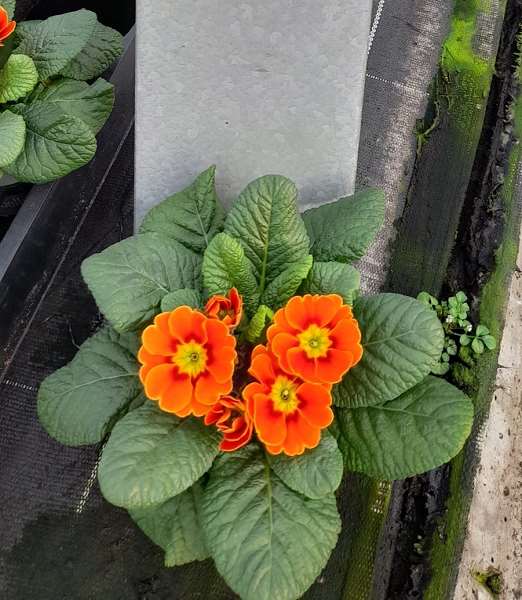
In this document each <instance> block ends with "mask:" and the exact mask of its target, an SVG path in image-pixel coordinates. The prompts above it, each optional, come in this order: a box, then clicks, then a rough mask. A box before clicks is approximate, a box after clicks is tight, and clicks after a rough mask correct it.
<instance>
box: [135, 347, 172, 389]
mask: <svg viewBox="0 0 522 600" xmlns="http://www.w3.org/2000/svg"><path fill="white" fill-rule="evenodd" d="M138 361H139V362H140V363H141V364H142V366H141V368H140V372H139V375H140V381H141V383H145V379H146V377H147V374H148V373H149V371H150V370H151V369H152V368H153V367H156V366H157V365H163V364H170V357H169V356H160V355H159V354H150V352H147V350H145V346H142V347H141V348H140V349H139V352H138Z"/></svg>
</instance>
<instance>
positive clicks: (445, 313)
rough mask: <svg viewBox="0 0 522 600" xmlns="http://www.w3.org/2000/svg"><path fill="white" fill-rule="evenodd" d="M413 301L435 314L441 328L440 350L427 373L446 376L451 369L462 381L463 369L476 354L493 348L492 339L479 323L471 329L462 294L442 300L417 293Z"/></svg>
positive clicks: (466, 299)
mask: <svg viewBox="0 0 522 600" xmlns="http://www.w3.org/2000/svg"><path fill="white" fill-rule="evenodd" d="M417 300H419V301H420V302H422V303H423V304H425V305H427V306H429V307H430V308H431V309H432V310H434V311H435V312H436V313H437V316H438V317H439V320H440V321H441V323H442V327H443V329H444V351H443V353H442V355H441V358H440V361H439V362H438V364H436V365H435V366H434V367H433V368H432V370H431V372H432V373H433V374H434V375H446V373H448V371H449V370H450V368H453V370H454V374H458V378H460V379H462V376H463V368H462V367H463V366H472V365H473V364H474V362H475V359H476V356H477V355H479V354H483V353H484V352H485V351H487V350H494V349H495V348H496V345H497V342H496V339H495V338H494V337H493V336H492V335H491V333H490V331H489V329H488V328H487V327H486V326H485V325H483V324H479V325H477V326H476V327H475V328H474V326H473V324H472V323H471V321H470V320H469V312H470V307H469V304H468V298H467V296H466V294H465V293H464V292H462V291H460V292H457V293H456V294H455V296H450V297H449V298H448V299H447V300H442V301H439V300H438V299H437V298H435V296H432V295H431V294H428V292H421V293H420V294H419V295H418V296H417Z"/></svg>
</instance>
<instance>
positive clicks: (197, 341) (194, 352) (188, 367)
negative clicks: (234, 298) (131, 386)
mask: <svg viewBox="0 0 522 600" xmlns="http://www.w3.org/2000/svg"><path fill="white" fill-rule="evenodd" d="M142 343H143V346H142V347H141V348H140V351H139V353H138V360H139V361H140V363H141V364H142V365H143V366H142V367H141V369H140V379H141V381H142V383H143V384H144V387H145V394H146V395H147V396H148V398H150V399H151V400H158V402H159V406H160V408H161V409H162V410H164V411H167V412H172V413H174V414H176V415H178V416H179V417H186V416H188V415H190V414H193V415H196V416H198V417H201V416H203V415H206V414H207V413H208V412H209V411H210V409H211V408H212V406H213V405H214V404H216V402H217V401H218V400H219V398H220V397H221V396H223V395H224V394H229V393H230V391H231V390H232V375H233V373H234V365H235V360H236V351H235V346H236V339H235V338H234V336H232V335H230V333H229V331H228V329H227V327H226V325H225V324H224V323H222V322H221V321H218V320H216V319H209V318H208V317H206V316H205V315H203V314H202V313H200V312H198V311H197V310H194V309H192V308H189V307H188V306H180V307H179V308H176V309H175V310H173V311H172V312H164V313H161V314H160V315H158V316H157V317H156V318H155V319H154V324H153V325H149V326H148V327H146V328H145V330H144V331H143V334H142Z"/></svg>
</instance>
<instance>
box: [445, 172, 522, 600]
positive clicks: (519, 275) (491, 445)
mask: <svg viewBox="0 0 522 600" xmlns="http://www.w3.org/2000/svg"><path fill="white" fill-rule="evenodd" d="M518 187H519V190H520V193H521V194H522V171H521V172H520V177H519V182H518ZM521 240H522V231H521ZM521 339H522V242H521V244H520V247H519V254H518V260H517V270H516V271H515V273H513V277H512V279H511V285H510V290H509V302H508V307H507V313H506V325H505V327H504V333H503V336H502V345H501V347H500V355H499V360H498V365H499V366H498V370H497V379H496V383H495V392H494V395H493V400H492V401H491V407H490V413H489V418H488V420H487V422H486V424H485V427H484V431H483V432H481V435H480V436H479V440H480V442H481V455H480V466H479V468H478V471H477V476H476V478H475V486H474V493H473V500H472V504H471V509H470V512H469V518H468V530H467V535H466V541H465V544H464V550H463V553H462V560H461V563H460V569H459V576H458V580H457V585H456V588H455V595H454V600H491V598H492V596H491V594H490V593H489V592H488V591H487V590H486V589H485V588H484V587H483V586H481V585H480V584H479V582H478V581H477V577H476V576H475V574H476V573H477V572H478V573H487V572H488V570H491V572H496V573H498V574H499V575H500V577H501V580H502V591H501V593H500V594H499V596H498V600H517V599H519V598H522V576H521V573H522V346H521V342H520V340H521Z"/></svg>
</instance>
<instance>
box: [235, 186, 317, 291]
mask: <svg viewBox="0 0 522 600" xmlns="http://www.w3.org/2000/svg"><path fill="white" fill-rule="evenodd" d="M225 231H226V232H227V233H228V234H229V235H231V236H232V237H234V238H236V239H237V240H238V241H239V242H240V243H241V245H242V246H243V248H244V250H245V254H246V256H247V258H248V259H249V260H250V262H251V263H252V265H253V267H254V273H255V275H256V277H257V281H258V282H259V294H260V295H261V296H262V295H263V292H264V291H265V288H267V287H268V286H269V285H270V283H271V282H272V281H273V280H274V279H276V277H278V276H279V275H281V273H282V272H283V271H285V270H286V269H287V268H289V267H290V265H291V264H293V263H298V264H301V263H302V261H303V260H304V259H305V258H306V256H307V255H308V253H309V252H308V251H309V246H310V241H309V239H308V236H307V234H306V229H305V226H304V223H303V220H302V219H301V216H300V215H299V213H298V212H297V188H296V187H295V185H294V183H292V182H291V181H290V180H289V179H286V178H285V177H281V176H280V175H266V176H264V177H260V178H259V179H256V180H255V181H253V182H252V183H250V184H249V185H248V186H247V187H246V188H245V189H244V190H243V191H242V192H241V194H240V196H239V198H238V199H237V201H236V202H235V203H234V205H233V206H232V209H231V210H230V212H229V213H228V216H227V218H226V221H225Z"/></svg>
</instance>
